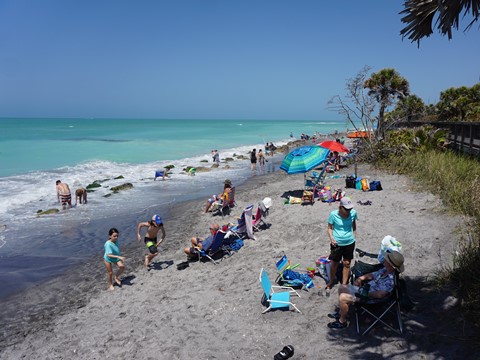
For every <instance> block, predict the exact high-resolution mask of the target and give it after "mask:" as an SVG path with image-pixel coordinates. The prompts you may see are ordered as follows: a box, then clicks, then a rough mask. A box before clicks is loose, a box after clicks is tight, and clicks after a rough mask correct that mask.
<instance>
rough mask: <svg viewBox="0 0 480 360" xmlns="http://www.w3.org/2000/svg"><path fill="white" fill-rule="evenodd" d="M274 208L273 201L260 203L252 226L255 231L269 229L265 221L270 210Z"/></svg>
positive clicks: (268, 199)
mask: <svg viewBox="0 0 480 360" xmlns="http://www.w3.org/2000/svg"><path fill="white" fill-rule="evenodd" d="M271 206H272V199H270V198H265V199H263V200H262V201H259V202H258V206H257V211H256V213H255V216H254V217H253V219H252V226H253V230H254V231H260V229H261V228H262V227H263V228H268V227H269V226H270V224H268V223H267V222H266V221H265V220H266V218H267V216H268V214H269V209H270V207H271Z"/></svg>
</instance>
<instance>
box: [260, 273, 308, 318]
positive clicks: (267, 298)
mask: <svg viewBox="0 0 480 360" xmlns="http://www.w3.org/2000/svg"><path fill="white" fill-rule="evenodd" d="M259 281H260V284H261V285H262V288H263V297H262V300H263V301H262V303H264V302H266V303H267V305H268V308H267V309H265V310H264V311H263V312H262V314H265V313H266V312H268V311H270V310H272V309H285V308H287V309H290V305H291V306H292V307H293V308H294V309H295V310H296V311H298V312H299V313H301V311H300V310H299V309H298V308H297V307H296V305H295V304H294V303H292V302H291V301H290V294H294V295H297V296H298V297H300V294H299V293H297V292H296V291H295V290H294V289H292V288H288V287H284V286H272V283H271V282H270V279H269V278H268V274H267V272H266V271H265V269H263V268H262V269H261V270H260V276H259ZM275 289H281V290H286V291H281V292H275Z"/></svg>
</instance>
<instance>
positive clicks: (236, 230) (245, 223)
mask: <svg viewBox="0 0 480 360" xmlns="http://www.w3.org/2000/svg"><path fill="white" fill-rule="evenodd" d="M252 211H253V205H248V206H247V207H246V208H245V209H243V211H242V215H241V216H240V218H239V219H238V224H237V225H236V226H233V227H230V228H229V229H228V230H229V231H230V232H231V233H232V234H233V235H235V236H236V237H238V238H239V239H245V238H246V239H252V240H256V239H255V236H254V235H253V225H252Z"/></svg>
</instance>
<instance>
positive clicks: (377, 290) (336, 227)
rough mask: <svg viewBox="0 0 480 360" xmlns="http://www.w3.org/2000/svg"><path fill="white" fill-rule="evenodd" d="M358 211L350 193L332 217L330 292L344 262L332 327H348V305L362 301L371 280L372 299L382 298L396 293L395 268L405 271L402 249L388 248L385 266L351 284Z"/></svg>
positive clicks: (330, 227)
mask: <svg viewBox="0 0 480 360" xmlns="http://www.w3.org/2000/svg"><path fill="white" fill-rule="evenodd" d="M357 218H358V217H357V212H356V210H355V209H354V205H353V202H352V200H351V199H350V198H349V197H343V198H341V199H340V205H339V207H338V209H337V210H334V211H332V212H331V213H330V215H329V217H328V221H327V222H328V237H329V240H330V255H329V257H328V259H329V260H330V262H331V265H330V274H329V281H328V284H327V285H326V289H327V292H329V291H330V289H332V287H333V286H334V284H335V281H336V274H337V269H338V267H339V265H340V262H341V263H342V265H343V270H342V276H341V284H340V286H339V288H338V305H339V308H338V310H337V311H335V312H333V313H331V314H328V316H329V317H330V318H332V319H334V320H335V321H333V322H330V323H329V324H328V327H329V328H331V329H344V328H346V327H347V315H348V309H349V306H350V305H351V304H354V303H355V302H357V301H359V300H360V299H359V297H358V296H357V295H358V293H359V287H360V286H362V284H365V283H367V284H368V287H366V288H367V289H368V294H367V298H369V299H381V298H384V297H386V296H388V295H389V294H391V293H392V291H393V290H394V276H395V271H398V272H403V271H404V266H403V262H404V258H403V255H402V254H401V253H400V252H398V251H395V250H394V251H388V252H386V253H385V254H382V255H383V259H384V260H383V268H381V269H380V270H378V271H375V272H373V273H368V274H363V275H361V276H359V277H358V278H356V279H355V281H354V284H353V285H349V284H348V281H349V278H350V265H351V262H352V259H353V254H354V250H355V239H356V238H357Z"/></svg>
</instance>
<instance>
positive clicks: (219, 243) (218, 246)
mask: <svg viewBox="0 0 480 360" xmlns="http://www.w3.org/2000/svg"><path fill="white" fill-rule="evenodd" d="M224 239H225V232H223V231H220V230H219V231H217V233H216V234H215V237H214V238H213V242H212V245H211V246H210V248H208V249H200V248H196V250H197V254H198V257H199V259H202V258H207V259H209V260H210V261H211V262H213V263H214V264H215V265H217V264H218V263H217V262H216V261H215V260H214V259H213V256H215V255H216V254H218V253H219V252H224V251H227V252H228V250H226V248H225V245H224V243H223V241H224Z"/></svg>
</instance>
